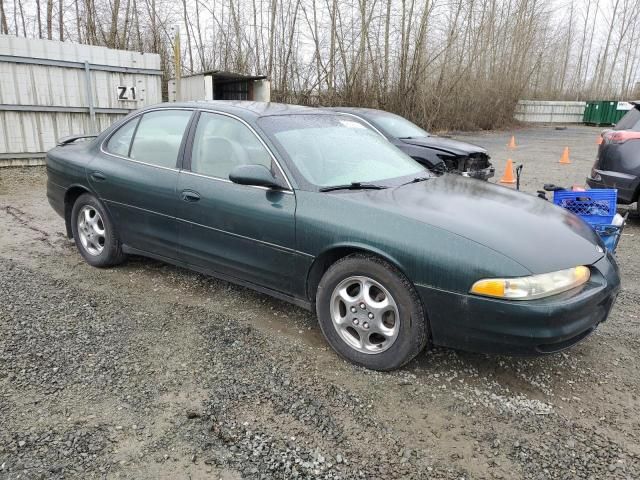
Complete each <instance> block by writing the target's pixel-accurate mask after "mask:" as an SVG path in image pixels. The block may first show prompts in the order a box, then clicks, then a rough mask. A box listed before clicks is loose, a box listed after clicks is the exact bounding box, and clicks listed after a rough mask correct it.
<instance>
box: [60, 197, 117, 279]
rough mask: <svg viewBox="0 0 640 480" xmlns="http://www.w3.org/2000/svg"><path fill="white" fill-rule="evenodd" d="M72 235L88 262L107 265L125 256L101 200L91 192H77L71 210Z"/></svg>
mask: <svg viewBox="0 0 640 480" xmlns="http://www.w3.org/2000/svg"><path fill="white" fill-rule="evenodd" d="M71 229H72V231H73V239H74V241H75V243H76V246H77V247H78V250H79V251H80V254H81V255H82V257H83V258H84V259H85V261H86V262H87V263H88V264H89V265H93V266H94V267H110V266H113V265H117V264H118V263H121V262H122V261H123V260H124V258H125V257H124V254H123V253H122V247H121V244H120V239H119V238H118V235H117V233H116V230H115V227H114V225H113V223H112V222H111V219H110V218H109V215H108V214H107V211H106V210H105V208H104V207H103V205H102V203H100V201H99V200H98V199H97V198H95V197H94V196H93V195H91V194H88V193H85V194H83V195H80V196H79V197H78V199H77V200H76V202H75V203H74V205H73V209H72V211H71Z"/></svg>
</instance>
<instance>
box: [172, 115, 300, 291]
mask: <svg viewBox="0 0 640 480" xmlns="http://www.w3.org/2000/svg"><path fill="white" fill-rule="evenodd" d="M189 150H190V151H189V153H188V154H187V156H186V158H185V160H186V162H185V163H186V164H185V169H184V170H183V171H181V172H180V174H179V179H178V193H179V195H180V197H181V201H180V202H179V207H178V211H177V217H178V219H179V248H180V258H181V260H183V261H184V262H186V263H188V264H191V265H195V266H198V267H200V268H204V269H206V270H213V271H216V272H219V273H223V274H226V275H230V276H233V277H236V278H239V279H242V280H244V281H249V282H252V283H255V284H258V285H261V286H266V287H268V288H271V289H273V290H277V291H279V292H282V293H289V292H290V291H291V285H292V276H293V270H294V268H293V267H294V264H295V261H296V259H295V255H296V253H295V250H294V245H295V208H296V198H295V195H294V193H293V191H292V190H287V191H276V190H271V189H267V188H264V187H254V186H248V185H238V184H235V183H232V182H231V181H230V180H229V173H230V172H231V170H233V168H234V167H235V166H237V165H243V164H260V165H264V166H266V167H267V168H269V169H271V171H272V172H273V173H274V174H275V175H278V176H280V177H282V178H284V174H283V173H282V171H281V170H280V168H279V166H278V165H277V163H276V161H275V159H274V158H273V157H272V155H271V153H270V152H269V151H268V149H267V148H266V146H265V145H264V143H263V142H262V141H261V140H260V138H259V137H258V136H257V134H256V133H255V132H254V131H253V129H251V128H250V127H249V126H248V125H247V124H246V123H245V122H243V121H241V120H240V119H237V118H235V117H232V116H229V115H225V114H222V113H212V112H201V113H200V114H199V118H198V120H197V126H196V127H195V129H193V141H192V145H191V148H190V149H189Z"/></svg>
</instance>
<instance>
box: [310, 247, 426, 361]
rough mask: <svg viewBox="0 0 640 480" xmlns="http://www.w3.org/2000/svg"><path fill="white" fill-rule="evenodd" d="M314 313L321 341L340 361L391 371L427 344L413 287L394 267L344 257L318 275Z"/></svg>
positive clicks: (374, 260) (373, 259)
mask: <svg viewBox="0 0 640 480" xmlns="http://www.w3.org/2000/svg"><path fill="white" fill-rule="evenodd" d="M316 312H317V315H318V321H319V323H320V328H321V329H322V333H323V334H324V336H325V338H326V339H327V341H328V342H329V344H330V345H331V347H332V348H333V349H334V350H336V352H338V353H339V354H340V355H341V356H342V357H344V358H346V359H347V360H349V361H351V362H353V363H356V364H358V365H362V366H364V367H366V368H370V369H373V370H393V369H396V368H399V367H401V366H402V365H404V364H406V363H407V362H409V361H410V360H411V359H413V358H414V357H415V356H416V355H418V353H420V352H421V351H422V350H423V349H424V348H425V346H426V345H427V343H428V335H427V320H426V316H425V313H424V309H423V307H422V302H421V301H420V298H419V297H418V293H417V292H416V290H415V288H414V286H413V285H412V284H411V282H410V281H409V280H408V279H407V277H405V276H404V275H403V274H402V273H401V272H400V271H399V270H398V269H397V268H395V267H393V266H392V265H391V264H389V263H388V262H385V261H384V260H382V259H380V258H378V257H375V256H372V255H365V254H354V255H349V256H347V257H345V258H342V259H340V260H338V261H337V262H336V263H334V264H333V265H332V266H331V267H329V269H328V270H327V272H326V273H325V274H324V276H323V277H322V279H321V281H320V285H319V286H318V291H317V294H316Z"/></svg>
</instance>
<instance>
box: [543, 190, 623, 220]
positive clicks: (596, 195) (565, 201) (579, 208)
mask: <svg viewBox="0 0 640 480" xmlns="http://www.w3.org/2000/svg"><path fill="white" fill-rule="evenodd" d="M617 202H618V191H617V190H616V189H615V188H594V189H592V190H586V191H584V192H574V191H571V190H556V191H555V192H553V203H555V204H556V205H559V206H560V207H562V208H566V209H567V210H569V211H570V212H572V213H575V214H576V215H578V216H579V217H580V218H582V219H583V220H584V221H585V222H587V223H590V224H592V225H601V224H610V223H611V221H612V220H613V217H614V216H615V214H616V203H617Z"/></svg>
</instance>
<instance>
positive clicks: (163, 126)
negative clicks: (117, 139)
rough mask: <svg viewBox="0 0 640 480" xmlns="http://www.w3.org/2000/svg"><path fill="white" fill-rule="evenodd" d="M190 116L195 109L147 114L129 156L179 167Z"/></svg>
mask: <svg viewBox="0 0 640 480" xmlns="http://www.w3.org/2000/svg"><path fill="white" fill-rule="evenodd" d="M190 118H191V112H190V111H186V110H162V111H157V112H150V113H145V114H144V115H143V116H142V119H141V120H140V124H139V125H138V129H137V130H136V134H135V138H134V139H133V144H132V145H131V152H130V154H129V157H131V158H132V159H134V160H138V161H140V162H144V163H149V164H151V165H157V166H159V167H167V168H175V167H176V162H177V160H178V152H179V151H180V144H181V143H182V137H183V136H184V132H185V130H186V128H187V124H188V123H189V119H190Z"/></svg>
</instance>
